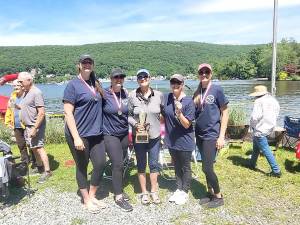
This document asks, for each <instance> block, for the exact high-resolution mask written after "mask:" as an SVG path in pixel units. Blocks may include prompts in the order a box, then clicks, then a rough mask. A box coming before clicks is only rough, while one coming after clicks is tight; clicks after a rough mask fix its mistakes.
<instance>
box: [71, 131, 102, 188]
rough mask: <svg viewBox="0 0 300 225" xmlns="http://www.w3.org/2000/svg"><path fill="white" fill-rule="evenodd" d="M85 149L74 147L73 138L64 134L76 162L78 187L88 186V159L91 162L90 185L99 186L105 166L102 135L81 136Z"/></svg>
mask: <svg viewBox="0 0 300 225" xmlns="http://www.w3.org/2000/svg"><path fill="white" fill-rule="evenodd" d="M81 139H82V141H83V143H84V146H85V149H84V150H83V151H80V150H77V149H75V146H74V140H73V138H72V137H70V136H69V135H66V140H67V143H68V145H69V148H70V151H71V153H72V156H73V158H74V161H75V163H76V180H77V184H78V187H79V188H80V189H87V188H88V180H87V167H88V164H89V160H91V162H92V164H93V172H92V175H91V182H90V185H93V186H99V183H100V180H101V178H102V174H103V169H104V166H105V162H106V159H105V146H104V139H103V136H102V135H100V136H92V137H87V138H81Z"/></svg>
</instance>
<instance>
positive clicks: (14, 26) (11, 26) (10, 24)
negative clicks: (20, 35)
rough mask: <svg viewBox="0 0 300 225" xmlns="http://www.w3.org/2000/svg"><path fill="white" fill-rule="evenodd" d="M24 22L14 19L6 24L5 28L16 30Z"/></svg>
mask: <svg viewBox="0 0 300 225" xmlns="http://www.w3.org/2000/svg"><path fill="white" fill-rule="evenodd" d="M23 24H24V21H15V22H11V23H9V24H7V29H8V30H9V31H12V30H16V29H17V28H20V27H21V26H22V25H23Z"/></svg>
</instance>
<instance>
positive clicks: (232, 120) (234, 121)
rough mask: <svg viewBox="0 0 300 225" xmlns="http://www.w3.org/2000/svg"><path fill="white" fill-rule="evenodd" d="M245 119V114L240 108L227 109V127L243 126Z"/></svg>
mask: <svg viewBox="0 0 300 225" xmlns="http://www.w3.org/2000/svg"><path fill="white" fill-rule="evenodd" d="M246 119H247V113H246V110H245V109H244V108H242V107H241V106H231V107H229V119H228V125H231V126H238V125H245V124H246Z"/></svg>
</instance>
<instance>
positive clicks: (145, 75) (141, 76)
mask: <svg viewBox="0 0 300 225" xmlns="http://www.w3.org/2000/svg"><path fill="white" fill-rule="evenodd" d="M148 77H149V76H148V74H146V73H141V74H139V75H138V76H137V79H138V80H142V79H147V78H148Z"/></svg>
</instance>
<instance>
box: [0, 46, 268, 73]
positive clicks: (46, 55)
mask: <svg viewBox="0 0 300 225" xmlns="http://www.w3.org/2000/svg"><path fill="white" fill-rule="evenodd" d="M262 46H265V45H217V44H207V43H199V42H161V41H150V42H117V43H99V44H87V45H80V46H31V47H0V75H3V74H5V73H11V72H18V71H25V70H29V69H31V68H39V69H40V71H41V73H42V74H55V75H57V76H62V75H65V74H75V73H76V67H75V63H76V62H77V60H78V56H79V55H80V54H83V53H88V54H91V55H92V56H93V57H94V59H95V64H96V69H95V70H96V73H97V75H98V76H100V77H107V75H108V74H109V72H110V71H111V69H112V68H113V67H121V68H122V69H124V70H125V71H126V73H127V74H128V75H133V74H135V72H136V71H137V70H138V69H139V68H147V69H149V70H150V72H151V73H152V74H153V75H164V76H170V75H171V74H174V73H182V74H195V73H196V70H197V65H198V64H199V63H203V62H208V63H211V64H212V65H213V67H214V70H215V72H216V74H218V73H219V72H220V71H221V70H222V68H224V66H225V65H226V64H227V63H228V62H229V61H232V59H234V58H239V57H240V55H246V54H248V53H249V52H250V51H252V50H254V49H256V48H259V47H262Z"/></svg>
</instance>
